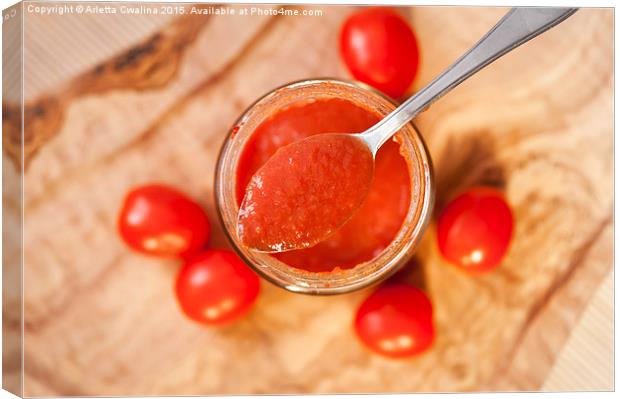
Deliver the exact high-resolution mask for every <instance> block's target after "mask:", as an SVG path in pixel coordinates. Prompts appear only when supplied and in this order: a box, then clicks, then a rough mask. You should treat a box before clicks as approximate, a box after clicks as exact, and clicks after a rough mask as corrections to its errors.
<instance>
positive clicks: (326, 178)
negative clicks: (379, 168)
mask: <svg viewBox="0 0 620 399" xmlns="http://www.w3.org/2000/svg"><path fill="white" fill-rule="evenodd" d="M373 169H374V159H373V155H372V152H371V151H370V149H369V148H368V145H366V143H365V142H364V141H362V140H361V139H359V138H357V137H356V136H354V135H351V134H341V133H338V134H317V135H315V136H311V137H308V138H306V139H304V140H299V141H296V142H294V143H291V144H289V145H287V146H285V147H281V148H280V149H279V150H278V151H277V152H276V153H275V154H274V155H273V156H272V157H271V158H269V160H268V161H267V163H265V165H263V166H262V167H261V168H260V169H259V170H258V172H256V174H254V176H253V177H252V179H251V180H250V183H249V184H248V185H247V187H246V190H245V198H244V200H243V203H242V204H241V209H240V210H239V219H238V221H237V237H239V239H240V240H241V242H242V244H243V245H245V246H247V247H249V248H252V249H255V250H259V251H266V252H284V251H290V250H294V249H303V248H310V247H312V246H314V245H316V244H317V243H319V242H321V241H323V240H325V239H326V238H328V237H329V236H330V235H332V234H333V233H334V232H335V231H336V230H337V229H338V228H339V227H341V226H342V225H343V224H344V223H346V222H347V220H349V219H350V218H351V216H353V214H354V213H355V211H356V210H357V208H358V207H359V206H360V205H361V204H362V203H363V202H364V199H365V198H366V195H367V194H368V190H369V188H370V184H371V183H372V180H373V174H374V173H373Z"/></svg>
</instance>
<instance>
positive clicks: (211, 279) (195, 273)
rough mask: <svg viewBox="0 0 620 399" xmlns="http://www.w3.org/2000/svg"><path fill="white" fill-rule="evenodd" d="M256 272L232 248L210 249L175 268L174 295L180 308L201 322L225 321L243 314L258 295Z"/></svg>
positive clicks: (258, 286)
mask: <svg viewBox="0 0 620 399" xmlns="http://www.w3.org/2000/svg"><path fill="white" fill-rule="evenodd" d="M259 289H260V283H259V279H258V276H257V275H256V274H254V272H253V271H252V270H250V268H249V267H248V266H246V264H245V263H243V261H242V260H241V259H240V258H239V257H238V256H237V255H236V254H235V253H233V252H231V251H227V250H222V249H212V250H207V251H205V252H202V253H201V254H199V255H197V256H195V257H193V258H191V259H190V260H188V261H187V262H186V263H185V265H183V267H182V268H181V270H180V271H179V274H178V275H177V281H176V295H177V299H178V301H179V304H180V305H181V309H183V312H184V313H185V314H186V315H187V316H188V317H189V318H191V319H193V320H195V321H198V322H200V323H205V324H226V323H230V322H232V321H235V320H237V319H238V318H240V317H241V316H243V315H244V314H246V313H247V312H248V311H249V310H250V308H251V307H252V305H253V304H254V302H255V301H256V297H257V296H258V292H259Z"/></svg>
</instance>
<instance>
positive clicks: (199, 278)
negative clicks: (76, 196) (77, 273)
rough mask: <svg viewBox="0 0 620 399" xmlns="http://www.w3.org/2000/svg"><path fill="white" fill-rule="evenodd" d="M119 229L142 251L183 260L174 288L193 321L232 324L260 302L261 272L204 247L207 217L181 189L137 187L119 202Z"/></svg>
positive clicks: (238, 260) (234, 257)
mask: <svg viewBox="0 0 620 399" xmlns="http://www.w3.org/2000/svg"><path fill="white" fill-rule="evenodd" d="M118 231H119V233H120V235H121V237H122V238H123V240H124V241H125V242H126V243H127V245H129V246H130V247H131V248H132V249H134V250H136V251H138V252H141V253H143V254H147V255H153V256H159V257H180V258H183V259H184V264H183V266H182V267H181V269H180V270H179V273H178V274H177V278H176V284H175V291H176V296H177V299H178V302H179V305H180V307H181V309H182V310H183V312H184V313H185V314H186V315H187V316H188V317H189V318H190V319H192V320H195V321H198V322H201V323H205V324H214V325H215V324H225V323H229V322H231V321H234V320H236V319H238V318H240V317H241V316H243V315H244V314H246V313H247V312H248V311H249V310H250V309H251V308H252V305H253V304H254V302H255V301H256V298H257V296H258V292H259V290H260V284H259V279H258V276H257V275H256V274H254V272H253V271H252V270H250V269H249V268H248V267H247V266H246V265H245V263H243V261H242V260H241V259H240V258H239V257H238V256H237V255H236V254H234V253H233V252H231V251H228V250H223V249H204V247H205V244H206V243H207V241H208V239H209V233H210V225H209V219H208V218H207V214H206V213H205V212H204V211H203V209H202V208H201V207H200V205H198V204H197V203H196V202H194V201H193V200H192V199H191V198H189V197H187V196H186V195H184V194H183V193H181V192H179V191H177V190H175V189H173V188H171V187H167V186H164V185H159V184H152V185H146V186H141V187H136V188H134V189H133V190H131V191H130V192H129V193H128V194H127V195H126V197H125V200H124V202H123V204H122V206H121V210H120V213H119V217H118Z"/></svg>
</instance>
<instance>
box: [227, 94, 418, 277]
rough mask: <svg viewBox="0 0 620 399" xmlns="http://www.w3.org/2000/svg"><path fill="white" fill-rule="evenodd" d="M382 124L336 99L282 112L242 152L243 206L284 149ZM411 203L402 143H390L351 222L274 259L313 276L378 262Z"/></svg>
mask: <svg viewBox="0 0 620 399" xmlns="http://www.w3.org/2000/svg"><path fill="white" fill-rule="evenodd" d="M379 119H380V117H379V115H377V114H375V113H373V112H371V111H369V110H367V109H365V108H362V107H361V106H359V105H356V104H354V103H352V102H350V101H347V100H342V99H337V98H330V99H317V100H304V101H299V102H296V103H293V104H292V105H290V106H287V107H286V108H284V109H281V110H279V111H278V112H276V113H275V114H274V115H272V116H271V117H269V118H268V119H266V120H265V121H263V122H262V123H261V124H260V125H259V126H258V127H257V128H256V129H255V130H254V132H253V133H252V134H251V136H250V138H249V141H248V142H247V144H246V145H245V147H244V148H243V151H242V154H241V157H240V159H239V163H238V166H237V176H236V196H237V202H238V204H241V202H242V200H243V197H244V194H245V188H246V187H247V185H248V183H249V182H250V179H251V177H252V176H253V175H254V173H256V171H257V170H258V169H259V168H260V167H261V166H262V165H263V164H264V163H265V162H266V161H267V160H268V159H269V158H270V157H271V156H272V155H273V154H274V153H275V152H276V151H277V150H278V149H279V148H280V147H282V146H285V145H287V144H290V143H293V142H295V141H298V140H301V139H304V138H306V137H309V136H312V135H315V134H321V133H332V132H342V133H359V132H362V131H364V130H366V129H367V128H369V127H371V126H372V125H374V124H376V123H377V122H378V121H379ZM336 201H337V200H336ZM410 201H411V187H410V176H409V168H408V166H407V162H406V160H405V158H404V157H403V156H402V155H401V153H400V148H399V143H398V142H396V141H390V142H387V143H386V144H384V145H383V146H382V147H381V149H380V150H379V151H378V153H377V155H376V159H375V174H374V179H373V181H372V185H371V187H370V191H369V193H368V196H367V197H366V199H365V200H364V202H363V204H362V205H361V206H360V207H359V209H358V210H357V211H356V212H355V214H354V215H353V217H352V218H351V219H350V220H349V221H348V222H346V223H345V224H344V225H343V226H342V227H340V228H339V229H338V230H336V231H335V232H334V233H333V234H332V235H330V236H329V237H328V238H327V239H326V240H324V241H322V242H320V243H318V244H317V245H315V246H313V247H311V248H306V249H299V250H293V251H288V252H282V253H275V254H272V255H271V256H274V257H275V258H277V259H279V260H280V261H281V262H284V263H285V264H287V265H289V266H292V267H295V268H298V269H303V270H306V271H310V272H330V271H333V270H335V269H351V268H353V267H355V266H356V265H358V264H360V263H363V262H366V261H369V260H371V259H373V258H375V257H376V256H377V255H379V254H380V253H381V252H382V251H383V250H384V249H385V248H386V247H387V246H388V245H389V244H390V243H391V242H392V240H393V239H394V237H395V236H396V234H397V233H398V231H399V229H400V228H401V226H402V224H403V221H404V219H405V216H406V215H407V211H408V208H409V206H410ZM333 206H338V204H337V203H335V204H333Z"/></svg>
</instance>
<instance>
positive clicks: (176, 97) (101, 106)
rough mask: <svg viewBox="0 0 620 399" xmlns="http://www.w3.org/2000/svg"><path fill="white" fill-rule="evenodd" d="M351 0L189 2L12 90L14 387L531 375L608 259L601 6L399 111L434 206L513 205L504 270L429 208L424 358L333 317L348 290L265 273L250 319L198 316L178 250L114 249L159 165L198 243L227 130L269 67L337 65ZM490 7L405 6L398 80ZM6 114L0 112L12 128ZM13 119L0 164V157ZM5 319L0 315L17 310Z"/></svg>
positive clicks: (411, 388) (326, 72) (415, 271)
mask: <svg viewBox="0 0 620 399" xmlns="http://www.w3.org/2000/svg"><path fill="white" fill-rule="evenodd" d="M352 10H353V8H350V7H340V6H339V7H323V11H324V15H323V16H322V17H320V18H319V17H315V18H311V17H252V18H244V17H230V16H228V17H221V16H211V17H196V16H193V17H186V18H183V19H181V20H177V21H174V22H172V23H171V24H170V25H169V26H168V27H166V28H165V29H163V30H162V31H161V32H159V33H157V34H156V35H154V36H153V37H151V38H149V39H147V40H146V41H145V42H144V43H142V44H140V45H138V46H137V47H135V48H133V49H129V50H127V51H126V52H125V53H123V54H120V55H119V56H117V57H115V58H114V59H112V60H109V61H108V62H106V63H104V64H102V66H101V67H97V68H95V69H94V70H89V71H85V72H84V74H82V75H81V76H79V77H78V78H76V79H75V80H73V81H71V82H67V83H66V84H64V85H60V86H59V87H58V89H57V90H56V91H55V92H50V93H48V94H47V95H45V96H43V97H41V98H40V99H39V100H35V101H33V102H32V103H31V104H28V108H27V109H28V110H30V113H29V112H28V111H27V112H26V120H25V129H26V130H25V137H26V142H27V143H26V144H27V146H28V147H27V149H26V151H25V156H26V160H25V161H26V162H25V167H26V174H25V176H24V184H25V198H24V205H25V213H26V220H25V225H24V238H25V242H26V246H25V248H24V261H25V265H24V310H25V345H24V350H25V354H24V362H25V365H24V366H25V377H24V379H25V381H24V383H25V392H24V393H25V394H26V395H29V396H33V395H55V394H62V395H152V394H158V395H180V394H226V393H306V392H316V393H320V392H418V391H433V392H434V391H474V390H537V389H540V387H541V385H542V382H543V381H544V378H545V376H546V375H547V373H548V372H549V370H550V368H551V366H552V365H553V362H554V360H555V358H556V356H557V354H558V352H559V351H560V349H561V348H562V346H563V345H564V342H565V341H566V338H567V337H568V334H569V332H570V330H571V328H573V327H574V325H575V324H576V322H577V321H578V319H579V315H580V314H581V311H582V310H583V308H584V307H585V305H586V304H587V303H588V300H589V299H590V296H591V294H592V292H593V290H594V289H595V288H596V287H597V286H598V284H599V282H600V281H601V279H602V278H603V277H604V276H605V275H607V273H608V272H609V271H610V270H611V268H612V249H613V248H612V245H613V244H612V234H613V225H612V223H613V218H612V184H613V180H612V176H613V172H612V161H613V153H612V140H613V122H612V118H613V102H612V100H613V97H612V96H613V90H612V81H613V69H612V60H613V44H612V31H613V12H612V11H611V10H607V9H582V10H580V11H579V12H578V13H577V14H575V16H574V17H572V18H570V19H569V20H567V21H566V22H564V23H563V24H561V25H560V26H558V27H557V28H556V29H554V30H552V31H550V32H549V33H547V34H545V35H544V36H543V37H540V38H538V39H536V40H535V41H533V42H531V43H530V44H528V45H526V46H523V47H522V48H519V49H517V50H515V51H514V52H513V53H511V54H509V55H507V56H506V57H504V58H502V59H501V60H499V61H497V62H496V63H495V64H493V66H491V67H489V68H488V69H486V70H484V71H482V72H480V73H479V74H478V75H477V76H476V77H475V78H473V79H471V80H470V81H468V82H466V83H464V84H463V85H462V86H460V87H459V88H457V89H455V91H454V92H453V93H451V94H450V95H449V96H447V97H445V98H444V99H442V100H441V101H440V102H438V103H436V104H435V105H434V106H433V107H432V108H431V109H429V110H428V111H427V112H426V113H424V114H423V115H421V116H420V117H419V119H418V120H417V124H418V126H419V128H420V130H421V131H422V134H423V136H424V138H425V140H426V141H427V143H428V146H429V149H430V152H431V155H432V158H433V161H434V164H435V169H436V180H437V189H438V204H437V206H438V208H441V205H442V204H443V203H445V201H446V200H447V199H449V198H450V197H451V196H452V195H454V194H456V193H457V192H458V191H459V190H462V189H464V188H466V187H469V186H471V185H475V184H481V183H484V184H491V185H494V186H498V187H500V188H502V189H503V190H504V191H505V193H506V195H507V197H508V199H509V201H510V203H511V204H512V206H513V209H514V211H515V218H516V230H515V239H514V242H513V244H512V246H511V248H510V252H509V254H508V256H507V258H506V259H505V261H504V262H503V264H502V266H501V268H500V269H499V270H498V271H497V272H495V273H492V274H490V275H486V276H483V277H478V278H471V277H468V276H466V275H465V274H463V273H462V272H460V271H458V270H456V269H455V268H454V267H452V266H450V265H447V264H445V263H444V262H443V261H442V260H441V258H440V256H439V254H438V253H437V249H436V245H435V241H434V226H433V225H431V227H430V228H429V231H428V232H427V233H426V234H425V238H424V240H423V242H422V245H421V246H420V248H419V251H418V253H417V255H416V258H417V260H418V264H419V265H420V266H411V267H410V268H409V269H408V271H407V272H405V273H404V274H403V275H402V276H401V278H412V277H414V275H415V276H419V275H423V276H424V285H425V287H426V289H427V290H428V292H429V294H430V296H431V298H432V301H433V304H434V309H435V315H434V318H435V323H436V329H437V338H436V341H435V344H434V346H433V348H432V350H430V351H428V352H427V353H426V354H424V355H423V356H420V357H418V358H415V359H412V360H407V361H392V360H387V359H383V358H381V357H378V356H376V355H372V354H370V353H369V352H367V351H366V350H365V349H363V348H362V347H361V346H360V344H359V343H358V342H357V341H356V340H355V338H354V337H353V335H352V330H351V321H352V317H353V313H354V310H355V308H356V306H357V304H358V303H359V302H360V301H361V300H363V298H364V297H365V296H366V295H367V294H368V291H367V290H366V291H363V292H358V293H354V294H349V295H344V296H338V297H308V296H301V295H296V294H292V293H288V292H286V291H283V290H281V289H278V288H276V287H273V286H271V285H269V284H268V283H266V282H263V284H262V288H263V292H262V295H261V297H260V299H259V301H258V303H257V306H256V308H255V309H254V310H253V311H252V312H251V314H250V315H249V317H247V318H246V319H244V320H242V321H241V322H239V323H237V324H235V325H233V326H229V327H224V328H217V329H213V328H204V327H201V326H199V325H196V324H194V323H192V322H190V321H188V320H186V319H185V318H184V317H183V316H182V315H181V314H180V312H179V310H178V308H177V304H176V303H175V299H174V296H173V292H172V283H173V279H174V275H175V272H176V270H177V268H178V266H179V264H178V263H177V262H175V261H160V260H154V259H150V258H145V257H142V256H139V255H136V254H134V253H131V252H130V251H129V250H127V249H126V248H125V247H124V246H123V244H122V243H121V242H119V240H118V239H117V237H116V234H115V216H116V212H117V210H118V206H119V204H120V201H121V199H122V197H123V195H124V193H125V192H126V191H127V190H128V189H129V188H130V187H132V186H133V185H136V184H140V183H144V182H150V181H160V182H165V183H170V184H173V185H176V186H179V187H181V188H182V189H184V190H185V191H187V192H188V193H189V194H191V195H193V196H195V197H196V198H198V199H199V200H200V202H201V203H202V204H203V205H204V206H205V207H206V209H207V210H208V212H209V214H210V215H211V220H212V221H213V223H214V226H213V227H214V234H213V237H212V240H211V245H213V246H216V247H222V246H227V245H228V244H227V243H226V241H225V239H224V237H223V235H222V232H221V227H220V226H218V225H217V222H216V220H217V219H216V217H215V209H214V204H213V192H212V191H213V174H214V166H215V160H216V156H217V153H218V150H219V147H220V145H221V143H222V142H223V140H224V137H225V135H226V132H227V129H228V128H229V127H230V125H231V124H232V123H233V122H234V120H235V119H236V117H237V116H238V115H239V114H240V113H241V112H242V111H243V110H244V109H245V108H246V107H247V106H248V105H249V104H251V103H252V102H253V101H254V100H255V99H256V98H257V97H258V96H260V95H262V94H264V93H265V92H267V91H269V90H271V89H273V88H275V87H277V86H279V85H281V84H284V83H287V82H289V81H292V80H296V79H303V78H311V77H321V76H335V77H342V78H347V77H348V75H347V73H346V71H345V70H344V68H343V67H342V65H341V64H340V61H339V58H338V53H337V45H336V44H337V38H338V29H339V26H340V24H341V22H342V20H343V18H345V17H346V16H347V15H349V14H350V13H351V12H352ZM505 11H506V10H505V9H501V8H490V9H487V8H444V7H441V8H434V7H421V8H412V9H407V10H403V13H405V14H406V15H407V17H408V18H409V19H410V20H411V23H412V25H413V26H414V27H415V30H416V32H417V34H418V38H419V41H420V46H421V57H422V58H421V61H422V64H421V70H420V75H419V77H418V79H417V80H416V82H415V87H421V86H422V85H424V84H425V83H426V82H428V81H429V80H430V79H431V78H432V77H433V76H435V75H436V74H437V73H438V72H440V71H441V70H442V69H443V68H444V67H446V66H447V65H448V64H449V63H450V62H452V61H453V60H454V59H455V58H456V57H457V56H458V55H460V54H461V53H462V52H463V51H465V50H466V49H467V48H469V47H470V46H471V45H472V44H473V43H474V42H475V41H476V40H477V39H478V38H479V37H480V36H481V35H482V34H483V33H484V32H486V31H487V30H488V29H489V28H490V27H491V26H492V25H493V24H494V23H495V22H496V21H497V20H498V19H499V17H501V15H503V13H505ZM26 45H27V43H26ZM122 60H125V63H124V64H126V65H124V66H123V68H121V69H124V68H126V69H124V70H123V71H119V70H118V66H119V65H120V64H123V62H122ZM149 71H150V72H149ZM11 106H12V105H11V104H3V110H5V112H6V110H9V112H10V110H11ZM41 109H43V110H44V111H43V112H42V113H41V112H39V111H40V110H41ZM13 120H14V118H10V117H9V118H8V119H3V128H5V129H11V128H12V127H13V129H15V127H14V126H15V125H14V123H15V122H13ZM9 131H10V130H9ZM3 137H6V135H4V136H3ZM10 137H11V136H9V139H8V141H7V139H6V138H5V141H4V144H5V148H6V151H5V153H4V154H3V156H6V157H8V158H10V159H12V161H11V162H10V163H9V162H6V159H5V162H4V165H5V168H6V167H9V168H13V169H12V170H13V173H14V174H17V173H18V169H17V167H18V165H19V159H18V158H15V157H14V154H16V153H18V151H17V150H18V148H16V147H15V143H16V140H11V138H10ZM11 157H12V158H11ZM5 173H6V172H5ZM9 260H10V259H9ZM407 274H409V276H408V275H407ZM7 300H8V301H9V304H10V301H14V303H19V298H10V297H9V298H7V299H5V301H7ZM4 317H5V320H7V321H8V322H9V323H10V322H11V321H13V322H15V321H16V320H19V313H18V312H14V313H13V314H11V313H9V314H6V313H5V315H4ZM15 325H16V326H17V325H18V324H15Z"/></svg>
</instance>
